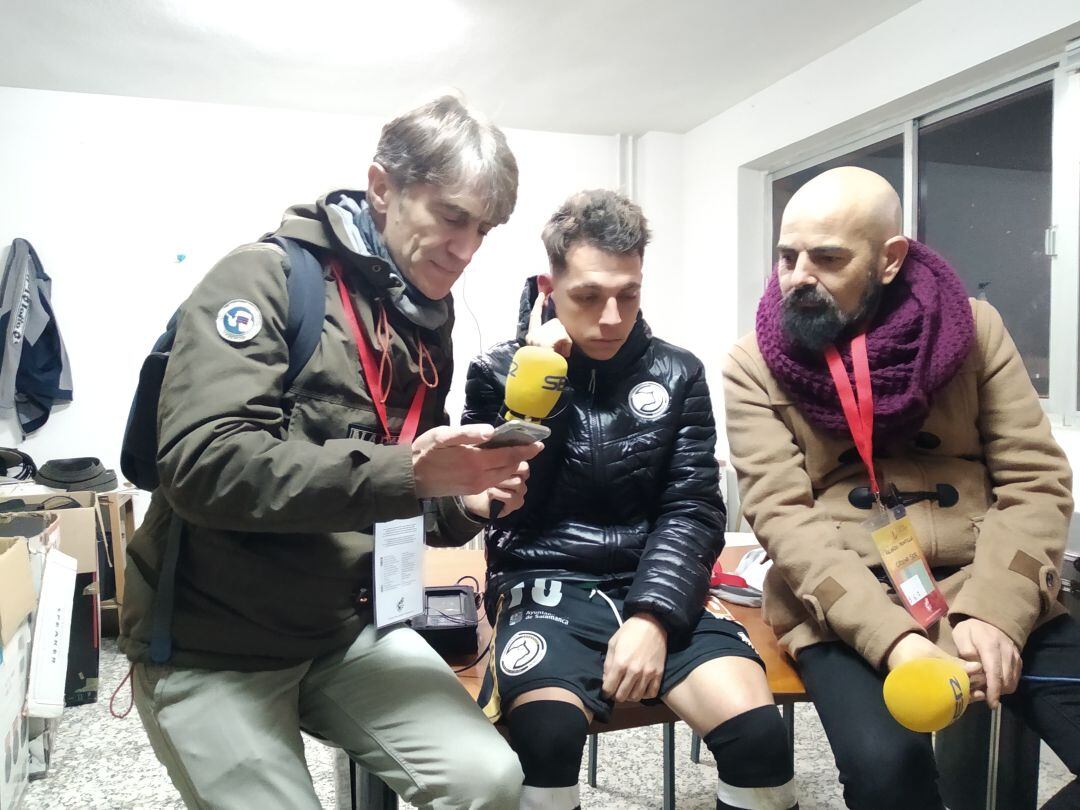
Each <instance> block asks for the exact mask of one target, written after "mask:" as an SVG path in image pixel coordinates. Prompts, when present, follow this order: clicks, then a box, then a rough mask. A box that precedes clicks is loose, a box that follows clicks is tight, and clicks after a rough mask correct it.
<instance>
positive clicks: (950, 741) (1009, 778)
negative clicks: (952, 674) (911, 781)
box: [934, 704, 1039, 810]
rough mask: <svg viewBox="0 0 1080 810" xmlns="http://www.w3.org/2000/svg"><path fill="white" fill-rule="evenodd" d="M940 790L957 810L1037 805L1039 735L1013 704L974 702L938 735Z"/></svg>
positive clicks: (1002, 809)
mask: <svg viewBox="0 0 1080 810" xmlns="http://www.w3.org/2000/svg"><path fill="white" fill-rule="evenodd" d="M934 754H935V758H936V759H937V766H938V771H939V773H940V777H939V780H938V785H939V787H940V788H941V795H942V798H943V799H944V800H945V802H946V803H947V804H948V806H949V807H951V808H955V810H984V808H990V810H993V808H997V810H1034V809H1035V807H1036V806H1037V804H1038V801H1037V799H1038V790H1039V736H1038V735H1037V734H1036V733H1035V732H1033V731H1032V730H1031V729H1030V728H1028V727H1027V724H1026V723H1025V722H1024V719H1023V717H1022V715H1021V714H1020V712H1019V711H1018V710H1017V709H1016V707H1014V706H1007V705H1002V706H1001V707H1000V708H999V709H997V710H995V711H993V712H991V711H990V710H989V709H988V708H987V707H986V704H978V705H975V706H972V707H970V708H969V709H968V710H967V711H966V712H965V713H964V715H963V717H961V718H960V719H959V720H957V721H956V722H955V723H953V724H952V725H951V726H949V727H948V728H945V729H943V730H941V731H939V732H938V733H937V734H936V735H935V738H934Z"/></svg>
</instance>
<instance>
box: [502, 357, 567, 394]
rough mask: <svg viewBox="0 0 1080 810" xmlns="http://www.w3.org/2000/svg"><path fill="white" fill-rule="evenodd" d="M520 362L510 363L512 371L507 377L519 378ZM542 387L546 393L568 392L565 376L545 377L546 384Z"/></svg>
mask: <svg viewBox="0 0 1080 810" xmlns="http://www.w3.org/2000/svg"><path fill="white" fill-rule="evenodd" d="M517 372H518V362H517V360H511V361H510V370H509V371H508V372H506V376H507V377H515V378H516V377H517ZM540 387H541V388H542V389H543V390H544V391H565V390H566V376H565V375H563V374H548V375H546V376H545V377H544V382H543V383H541V384H540Z"/></svg>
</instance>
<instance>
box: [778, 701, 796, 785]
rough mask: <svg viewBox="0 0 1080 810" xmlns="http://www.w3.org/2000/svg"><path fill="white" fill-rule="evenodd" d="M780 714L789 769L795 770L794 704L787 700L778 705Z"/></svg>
mask: <svg viewBox="0 0 1080 810" xmlns="http://www.w3.org/2000/svg"><path fill="white" fill-rule="evenodd" d="M780 714H781V715H782V716H783V718H784V725H785V726H787V738H788V749H789V750H790V751H791V767H792V770H794V768H795V702H794V701H791V700H788V701H785V702H783V703H781V704H780Z"/></svg>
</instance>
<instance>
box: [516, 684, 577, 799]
mask: <svg viewBox="0 0 1080 810" xmlns="http://www.w3.org/2000/svg"><path fill="white" fill-rule="evenodd" d="M506 724H507V727H508V728H509V730H510V744H511V745H512V746H513V748H514V750H515V751H516V752H517V755H518V759H520V760H521V770H522V771H523V772H524V773H525V781H524V785H525V786H524V789H523V791H522V798H521V807H522V809H523V810H528V808H532V807H546V808H558V809H559V810H572V808H575V807H577V806H578V801H579V799H578V772H579V771H580V770H581V756H582V752H583V751H584V748H585V737H586V734H587V732H588V727H589V724H588V721H587V720H586V719H585V714H584V712H582V711H581V709H579V708H578V707H577V706H574V705H573V704H571V703H566V702H564V701H560V700H536V701H533V702H532V703H524V704H522V705H521V706H517V707H515V708H513V709H512V710H511V711H510V717H509V719H508V720H507V723H506Z"/></svg>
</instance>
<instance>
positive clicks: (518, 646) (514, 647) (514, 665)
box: [499, 630, 547, 675]
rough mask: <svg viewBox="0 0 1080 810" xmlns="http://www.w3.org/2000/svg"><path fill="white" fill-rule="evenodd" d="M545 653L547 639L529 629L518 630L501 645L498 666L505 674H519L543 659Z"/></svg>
mask: <svg viewBox="0 0 1080 810" xmlns="http://www.w3.org/2000/svg"><path fill="white" fill-rule="evenodd" d="M545 655H547V641H546V640H545V639H544V637H543V636H542V635H540V634H539V633H534V632H532V631H531V630H519V631H518V632H516V633H514V635H513V636H511V638H510V640H509V641H508V642H506V646H505V647H503V652H502V656H501V657H500V658H499V668H500V669H501V670H502V671H503V672H505V673H506V674H507V675H521V674H522V673H523V672H528V671H529V670H530V669H532V668H533V667H535V666H536V665H537V664H539V663H540V662H541V661H543V660H544V656H545Z"/></svg>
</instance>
